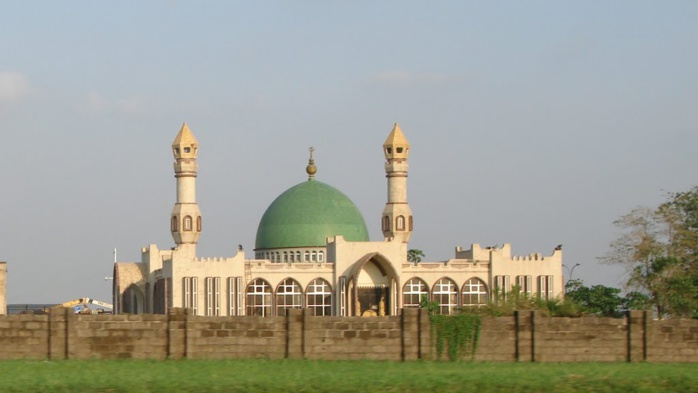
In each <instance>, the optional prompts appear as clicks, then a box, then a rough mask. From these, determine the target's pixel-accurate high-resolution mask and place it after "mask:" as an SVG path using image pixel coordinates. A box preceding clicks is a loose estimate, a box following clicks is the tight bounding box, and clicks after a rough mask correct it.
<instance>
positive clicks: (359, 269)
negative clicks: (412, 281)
mask: <svg viewBox="0 0 698 393" xmlns="http://www.w3.org/2000/svg"><path fill="white" fill-rule="evenodd" d="M349 282H350V288H349V293H350V296H349V299H347V300H348V302H349V304H348V305H347V306H348V309H349V310H351V313H350V315H353V316H386V315H395V314H396V310H397V303H396V302H397V293H396V288H399V282H398V275H397V273H396V272H395V269H394V268H393V265H392V264H391V263H390V261H388V260H387V259H386V258H385V257H384V256H382V255H381V254H379V253H372V254H368V255H366V256H364V257H363V258H361V259H360V260H359V261H357V262H356V263H355V264H354V267H353V269H352V274H351V275H350V280H349Z"/></svg>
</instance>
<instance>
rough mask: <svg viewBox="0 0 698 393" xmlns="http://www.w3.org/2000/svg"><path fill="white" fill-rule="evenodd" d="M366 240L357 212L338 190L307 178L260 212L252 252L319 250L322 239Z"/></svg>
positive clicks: (362, 224) (361, 218) (359, 214)
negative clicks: (314, 248) (261, 214)
mask: <svg viewBox="0 0 698 393" xmlns="http://www.w3.org/2000/svg"><path fill="white" fill-rule="evenodd" d="M335 235H342V236H344V238H345V239H346V240H348V241H353V242H366V241H368V231H367V230H366V223H365V222H364V219H363V217H362V216H361V213H359V209H357V208H356V206H355V205H354V203H353V202H352V201H351V200H350V199H349V198H347V196H346V195H344V194H342V192H341V191H339V190H337V189H336V188H334V187H332V186H329V185H327V184H325V183H322V182H319V181H317V180H314V179H309V180H308V181H305V182H303V183H300V184H297V185H295V186H293V187H291V188H289V189H288V190H286V191H285V192H284V193H283V194H281V195H279V197H278V198H276V199H275V200H274V202H272V203H271V205H269V208H267V211H266V212H264V215H263V216H262V220H261V221H260V222H259V227H258V228H257V239H256V241H255V249H257V250H264V249H273V248H296V247H322V246H325V245H326V242H325V238H327V237H329V236H335Z"/></svg>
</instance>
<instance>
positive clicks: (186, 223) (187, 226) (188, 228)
mask: <svg viewBox="0 0 698 393" xmlns="http://www.w3.org/2000/svg"><path fill="white" fill-rule="evenodd" d="M183 227H184V230H185V231H191V227H192V223H191V216H186V217H184V225H183Z"/></svg>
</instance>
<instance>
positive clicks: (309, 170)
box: [305, 146, 317, 180]
mask: <svg viewBox="0 0 698 393" xmlns="http://www.w3.org/2000/svg"><path fill="white" fill-rule="evenodd" d="M308 151H309V152H310V158H309V159H308V166H307V167H305V172H306V173H307V174H308V180H312V179H313V178H314V177H315V173H317V167H316V166H315V160H313V152H314V151H315V148H314V147H312V146H310V147H309V148H308Z"/></svg>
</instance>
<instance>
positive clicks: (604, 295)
mask: <svg viewBox="0 0 698 393" xmlns="http://www.w3.org/2000/svg"><path fill="white" fill-rule="evenodd" d="M565 300H566V301H570V300H571V301H573V302H575V303H577V304H578V305H579V306H581V307H582V309H583V310H584V312H587V313H591V314H596V315H599V316H603V317H619V316H621V315H622V306H623V303H624V299H623V298H622V297H621V296H620V289H618V288H611V287H607V286H604V285H594V286H592V287H590V288H589V287H586V286H584V283H583V282H582V280H569V281H567V284H565Z"/></svg>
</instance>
